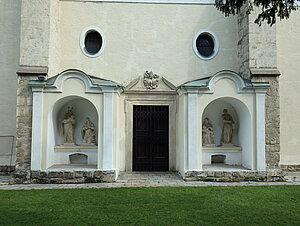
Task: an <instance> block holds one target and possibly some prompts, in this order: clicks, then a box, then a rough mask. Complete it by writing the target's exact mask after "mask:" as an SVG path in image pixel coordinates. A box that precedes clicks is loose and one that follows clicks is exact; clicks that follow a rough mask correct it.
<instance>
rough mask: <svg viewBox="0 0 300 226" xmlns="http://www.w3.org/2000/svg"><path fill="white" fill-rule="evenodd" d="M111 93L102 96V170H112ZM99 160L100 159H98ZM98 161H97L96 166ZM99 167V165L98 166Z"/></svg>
mask: <svg viewBox="0 0 300 226" xmlns="http://www.w3.org/2000/svg"><path fill="white" fill-rule="evenodd" d="M113 115H114V113H113V93H104V94H103V141H102V142H103V148H102V154H103V157H102V161H103V163H102V170H113V156H114V153H113V151H114V148H113V144H114V142H113V136H114V133H113V128H114V125H113V122H114V119H113ZM99 160H100V159H99ZM99 163H100V161H98V164H99ZM99 166H100V164H99Z"/></svg>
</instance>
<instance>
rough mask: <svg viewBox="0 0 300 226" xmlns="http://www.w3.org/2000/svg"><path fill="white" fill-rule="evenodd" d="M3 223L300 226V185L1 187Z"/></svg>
mask: <svg viewBox="0 0 300 226" xmlns="http://www.w3.org/2000/svg"><path fill="white" fill-rule="evenodd" d="M0 224H1V225H119V224H123V225H300V186H255V187H177V188H174V187H156V188H112V189H77V190H30V191H0Z"/></svg>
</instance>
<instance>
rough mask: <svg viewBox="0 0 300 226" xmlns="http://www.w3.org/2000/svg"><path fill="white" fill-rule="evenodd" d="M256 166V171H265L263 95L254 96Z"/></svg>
mask: <svg viewBox="0 0 300 226" xmlns="http://www.w3.org/2000/svg"><path fill="white" fill-rule="evenodd" d="M255 97H256V133H255V134H256V164H257V170H259V171H265V170H266V163H265V162H266V160H265V94H264V93H257V94H256V96H255Z"/></svg>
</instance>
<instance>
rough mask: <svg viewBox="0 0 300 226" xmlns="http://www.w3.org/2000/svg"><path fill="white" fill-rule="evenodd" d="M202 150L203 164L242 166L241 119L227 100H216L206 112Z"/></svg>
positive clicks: (203, 119) (203, 124) (203, 118)
mask: <svg viewBox="0 0 300 226" xmlns="http://www.w3.org/2000/svg"><path fill="white" fill-rule="evenodd" d="M202 150H203V164H206V165H207V164H216V163H222V164H228V165H242V147H241V145H240V141H239V117H238V113H237V112H236V110H235V108H234V107H233V106H232V105H231V104H230V102H228V101H226V99H224V100H222V99H219V100H215V101H213V102H212V103H210V104H209V105H208V106H207V107H206V108H205V110H204V113H203V116H202ZM216 159H217V160H216Z"/></svg>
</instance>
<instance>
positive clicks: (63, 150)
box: [0, 0, 300, 183]
mask: <svg viewBox="0 0 300 226" xmlns="http://www.w3.org/2000/svg"><path fill="white" fill-rule="evenodd" d="M0 2H1V5H2V6H3V7H1V11H3V12H2V13H1V15H4V16H3V17H4V20H3V21H4V22H3V24H2V26H1V28H0V29H3V31H4V30H5V31H6V32H5V33H4V32H3V33H1V35H0V40H1V44H2V47H3V49H4V50H5V52H7V54H4V55H2V56H0V57H1V59H2V60H1V69H0V73H1V78H0V79H1V87H2V91H0V92H2V93H1V98H0V101H1V103H0V104H1V106H3V107H1V109H0V118H1V128H0V132H1V134H0V142H1V149H0V163H1V167H0V168H1V171H2V172H8V173H11V174H12V175H13V182H14V183H28V182H29V183H30V182H31V183H62V182H71V183H74V182H112V181H115V180H116V179H117V177H118V174H119V173H120V172H123V171H125V172H132V171H134V172H135V171H175V172H179V173H180V175H181V176H182V177H183V178H184V179H186V180H204V181H205V180H215V181H222V180H225V181H245V180H257V181H266V180H271V181H274V180H283V176H284V172H285V171H286V170H299V169H300V153H299V151H298V145H299V142H300V138H299V137H298V136H297V129H298V128H299V126H300V122H299V120H298V117H297V116H298V115H299V114H298V113H300V104H299V103H298V98H297V97H298V96H299V92H298V91H297V85H298V83H300V79H299V78H298V75H297V71H298V70H297V64H295V63H293V62H297V59H298V58H299V60H300V55H299V54H298V52H299V51H298V50H300V44H299V42H298V36H299V34H298V33H299V32H300V30H299V31H298V29H297V27H298V26H297V23H299V22H298V21H299V20H298V19H299V17H300V14H299V12H294V13H293V14H292V15H291V18H290V19H289V20H288V21H279V22H278V23H277V24H276V25H273V26H272V27H270V26H269V25H266V24H263V25H262V26H258V25H256V24H254V20H255V18H256V16H257V12H254V13H253V14H251V15H248V14H247V13H246V10H247V9H243V10H242V12H241V13H240V14H239V15H237V16H230V17H224V15H222V14H221V13H220V12H219V11H217V10H216V8H215V6H214V1H211V0H190V1H181V0H172V1H164V0H149V1H148V0H130V1H123V0H113V1H112V0H110V1H106V0H101V1H99V0H93V1H90V0H89V1H87V0H51V1H50V0H23V1H17V0H12V1H5V0H1V1H0ZM12 49H13V51H10V50H12Z"/></svg>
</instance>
